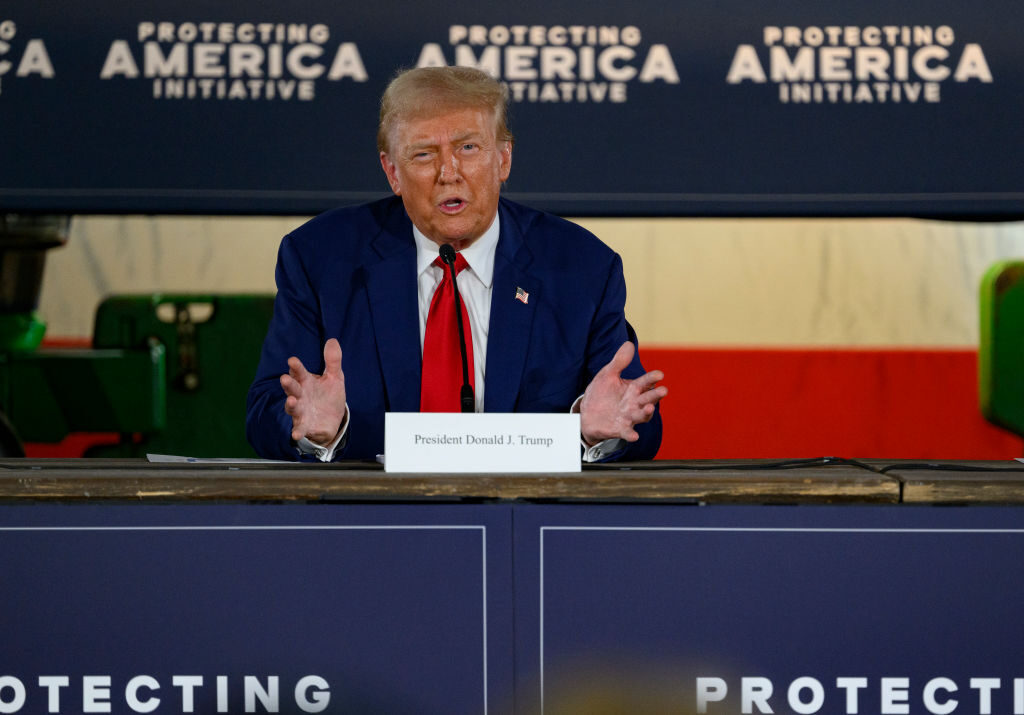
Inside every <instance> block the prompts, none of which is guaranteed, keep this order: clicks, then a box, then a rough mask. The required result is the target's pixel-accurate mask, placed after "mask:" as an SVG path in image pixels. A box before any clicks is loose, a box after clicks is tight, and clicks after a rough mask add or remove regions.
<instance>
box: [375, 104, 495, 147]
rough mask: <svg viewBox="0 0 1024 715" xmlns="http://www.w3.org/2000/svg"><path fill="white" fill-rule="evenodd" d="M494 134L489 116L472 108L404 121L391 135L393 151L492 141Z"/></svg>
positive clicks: (493, 127)
mask: <svg viewBox="0 0 1024 715" xmlns="http://www.w3.org/2000/svg"><path fill="white" fill-rule="evenodd" d="M496 133H497V127H496V121H495V118H494V115H493V113H492V112H490V111H488V110H485V109H478V108H473V107H459V108H445V109H437V110H430V111H429V112H424V113H421V114H416V115H413V116H409V117H403V118H401V119H399V120H398V121H397V122H396V123H395V128H394V131H393V132H392V140H393V144H394V145H395V147H396V148H399V147H403V146H408V145H411V144H422V143H424V142H426V143H433V142H439V143H446V142H449V141H453V140H456V139H460V138H465V137H468V136H477V137H482V138H484V139H490V140H492V141H493V140H494V138H495V135H496Z"/></svg>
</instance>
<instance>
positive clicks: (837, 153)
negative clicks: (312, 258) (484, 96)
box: [0, 0, 1024, 216]
mask: <svg viewBox="0 0 1024 715" xmlns="http://www.w3.org/2000/svg"><path fill="white" fill-rule="evenodd" d="M1021 26H1024V4H1022V3H1021V2H1019V0H992V1H991V2H987V3H984V4H981V5H979V4H976V3H973V4H972V3H963V2H951V1H950V0H915V1H914V2H911V3H901V4H898V5H894V4H893V3H889V2H881V1H880V0H869V1H866V2H859V3H854V4H850V3H838V2H831V3H821V2H808V1H804V2H797V3H779V2H774V3H772V2H769V3H756V4H751V3H749V2H741V1H740V0H729V1H726V2H719V3H707V2H705V3H663V2H652V1H651V0H643V1H639V0H638V2H633V3H627V4H622V3H619V4H614V5H613V4H607V3H605V4H600V3H597V4H595V3H581V2H577V3H567V4H566V3H563V4H560V5H553V4H552V3H550V2H545V1H542V0H523V1H522V2H519V3H516V4H515V5H508V4H501V3H490V4H481V3H477V2H467V1H466V0H455V1H454V2H453V3H450V4H448V5H446V7H445V11H444V12H443V13H438V12H437V11H436V8H434V7H431V6H429V5H416V4H412V5H410V4H408V3H396V2H388V1H386V0H385V1H384V2H375V3H335V2H326V1H325V0H290V1H289V2H283V1H281V0H273V1H271V2H264V3H259V4H257V5H254V4H252V3H248V2H241V1H240V0H223V1H222V2H218V3H216V4H214V5H211V4H210V3H207V2H198V1H197V0H173V1H172V0H154V1H152V2H147V3H142V4H140V3H129V2H118V1H116V0H101V1H100V2H91V3H41V2H38V1H37V0H5V2H4V3H3V5H2V7H0V127H2V129H0V156H2V157H3V161H2V168H0V209H2V210H5V211H20V210H34V211H51V212H90V211H102V212H108V211H116V212H235V213H291V214H308V213H315V212H319V211H321V210H324V209H326V208H329V207H332V206H334V205H337V204H344V203H353V202H358V201H364V200H367V199H370V198H375V197H378V196H382V195H384V194H386V193H387V192H388V186H387V183H386V182H385V180H384V176H383V174H382V172H381V171H380V166H379V160H378V156H377V152H376V149H375V142H374V137H375V132H376V121H377V111H378V101H379V97H380V94H381V91H382V90H383V88H384V87H385V85H386V84H387V82H388V80H389V79H390V77H391V76H392V75H393V74H394V72H395V71H396V70H397V69H398V68H400V67H412V66H424V65H440V64H461V65H472V66H477V67H480V68H481V69H484V70H486V71H488V72H490V73H491V74H493V75H495V76H496V77H498V78H499V79H501V80H502V81H503V82H505V83H506V84H507V86H508V88H509V93H510V97H511V104H512V111H511V117H512V129H513V132H514V133H515V134H516V137H517V142H516V147H515V154H514V162H513V168H512V177H511V180H510V181H509V183H508V185H507V187H506V191H507V193H508V195H509V196H510V197H511V198H515V199H520V200H523V201H525V202H527V203H531V204H534V205H536V206H537V207H538V208H544V209H549V210H552V211H555V212H558V213H562V214H569V215H609V214H632V215H645V214H650V215H706V214H728V215H734V214H738V215H751V214H775V215H778V214H846V215H852V214H889V215H908V214H931V215H949V214H960V215H966V216H971V215H993V214H1002V215H1019V214H1020V213H1021V211H1022V209H1021V206H1022V202H1024V163H1022V162H1021V161H1020V156H1021V150H1022V146H1024V145H1022V143H1021V137H1020V131H1019V118H1020V117H1021V116H1022V115H1024V72H1022V71H1021V62H1020V37H1019V28H1020V27H1021Z"/></svg>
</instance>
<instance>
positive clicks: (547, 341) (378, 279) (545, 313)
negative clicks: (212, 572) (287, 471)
mask: <svg viewBox="0 0 1024 715" xmlns="http://www.w3.org/2000/svg"><path fill="white" fill-rule="evenodd" d="M498 211H499V214H500V218H501V232H500V236H499V239H498V246H497V250H496V252H495V258H494V283H493V290H492V299H491V318H490V328H489V332H488V336H487V356H486V361H487V362H486V373H485V375H486V376H485V380H486V389H485V390H484V410H485V411H486V412H567V411H568V410H569V408H570V406H571V405H572V403H573V401H574V400H575V399H576V398H577V397H579V395H581V394H583V390H584V389H585V388H586V386H587V385H588V384H589V382H590V380H591V378H592V377H593V376H594V374H595V373H596V372H597V371H598V370H600V369H601V368H602V367H603V366H604V365H605V364H607V363H608V361H609V360H611V358H612V356H613V355H614V354H615V351H616V350H617V349H618V348H619V346H620V345H622V343H623V342H624V341H626V340H632V341H633V342H634V343H636V336H635V334H634V333H633V331H632V329H631V328H630V327H629V325H628V324H627V323H626V319H625V315H624V312H623V309H624V306H625V302H626V285H625V281H624V279H623V276H622V261H621V259H620V258H619V256H618V254H616V253H615V252H613V251H612V250H611V249H610V248H608V247H607V246H605V245H604V244H603V243H601V242H600V241H599V240H598V239H597V238H596V237H595V236H593V235H592V234H591V233H589V232H588V231H586V230H584V229H583V228H581V227H579V226H577V225H575V224H573V223H570V222H568V221H565V220H563V219H560V218H558V217H556V216H552V215H550V214H545V213H541V212H538V211H534V210H533V209H529V208H527V207H525V206H522V205H520V204H516V203H513V202H511V201H507V200H505V199H502V200H501V201H500V204H499V208H498ZM276 275H277V290H278V292H277V298H276V299H275V302H274V317H273V319H272V321H271V323H270V328H269V332H268V334H267V338H266V340H265V341H264V344H263V354H262V356H261V358H260V362H259V367H258V368H257V372H256V378H255V380H254V382H253V384H252V386H251V387H250V389H249V399H248V412H247V417H246V433H247V435H248V438H249V442H250V443H251V444H252V445H253V447H254V448H255V449H256V451H257V453H259V454H260V455H262V456H263V457H266V458H271V459H297V458H298V454H297V450H296V447H295V444H294V443H293V442H292V441H291V437H290V433H291V424H292V420H291V417H290V416H288V415H287V414H286V413H285V411H284V399H285V396H284V393H283V391H282V389H281V385H280V382H279V379H280V376H281V375H282V374H284V373H286V372H287V371H288V365H287V360H288V358H289V357H290V356H292V355H295V356H297V357H298V358H299V359H300V360H301V361H302V364H303V365H305V366H306V368H307V369H309V370H311V371H313V372H317V373H320V372H323V345H324V342H326V341H327V339H329V338H332V337H334V338H338V340H339V342H340V343H341V350H342V364H341V367H342V371H343V372H344V374H345V390H346V397H347V400H348V406H349V410H350V417H349V430H348V439H347V443H346V445H345V447H344V448H343V449H341V450H339V452H338V453H337V454H336V455H335V458H336V459H372V458H373V457H374V456H375V455H377V454H380V453H382V452H383V451H384V413H385V412H416V411H418V410H419V399H420V369H421V362H422V360H421V348H420V332H419V317H418V298H417V287H416V245H415V241H414V240H413V236H412V223H411V222H410V220H409V218H408V216H407V215H406V212H405V209H404V207H403V206H402V202H401V199H399V198H397V197H391V198H388V199H384V200H381V201H377V202H374V203H370V204H366V205H363V206H356V207H346V208H340V209H335V210H333V211H329V212H327V213H325V214H322V215H320V216H318V217H316V218H314V219H312V220H311V221H309V222H307V223H306V224H304V225H303V226H301V227H299V228H298V229H296V230H295V231H294V232H292V233H290V234H289V235H287V236H285V238H284V240H283V241H282V243H281V248H280V252H279V254H278V262H277V273H276ZM516 288H522V289H523V290H524V291H526V292H527V293H528V294H529V299H528V302H527V303H526V304H524V303H522V302H521V301H519V300H516V298H515V296H516ZM644 372H645V371H644V368H643V366H642V365H641V364H640V359H639V355H637V357H634V359H633V362H632V364H631V365H630V366H629V367H628V368H627V369H626V370H625V371H624V372H623V376H624V377H627V378H632V377H637V376H639V375H642V374H643V373H644ZM637 431H638V432H639V433H640V440H639V441H638V442H634V443H630V444H628V446H627V447H626V448H625V450H623V451H622V452H620V453H618V454H616V455H613V456H614V457H615V458H626V459H647V458H652V457H654V455H655V453H656V452H657V451H658V446H659V445H660V443H661V418H660V416H659V415H658V414H657V413H656V414H655V415H654V418H653V419H652V420H651V421H650V422H648V423H646V424H641V425H637Z"/></svg>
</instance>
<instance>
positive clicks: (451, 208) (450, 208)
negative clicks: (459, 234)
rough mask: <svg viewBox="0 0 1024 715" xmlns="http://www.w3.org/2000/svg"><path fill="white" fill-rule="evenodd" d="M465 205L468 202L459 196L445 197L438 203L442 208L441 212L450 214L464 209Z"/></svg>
mask: <svg viewBox="0 0 1024 715" xmlns="http://www.w3.org/2000/svg"><path fill="white" fill-rule="evenodd" d="M465 207H466V202H465V201H463V200H462V199H460V198H459V197H457V196H455V197H453V198H450V199H445V200H444V201H442V202H441V203H439V204H438V208H440V209H441V212H442V213H446V214H449V215H451V214H457V213H459V212H460V211H462V209H464V208H465Z"/></svg>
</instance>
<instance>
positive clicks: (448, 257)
mask: <svg viewBox="0 0 1024 715" xmlns="http://www.w3.org/2000/svg"><path fill="white" fill-rule="evenodd" d="M441 260H442V261H444V262H445V263H447V264H448V265H449V266H451V265H454V264H455V249H454V248H452V245H451V244H450V243H442V244H441Z"/></svg>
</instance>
